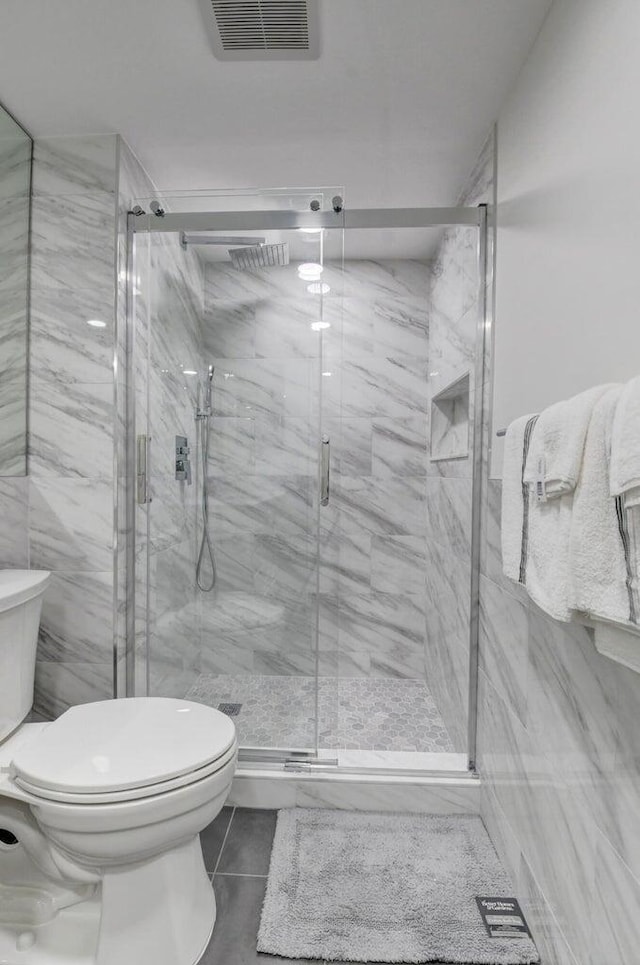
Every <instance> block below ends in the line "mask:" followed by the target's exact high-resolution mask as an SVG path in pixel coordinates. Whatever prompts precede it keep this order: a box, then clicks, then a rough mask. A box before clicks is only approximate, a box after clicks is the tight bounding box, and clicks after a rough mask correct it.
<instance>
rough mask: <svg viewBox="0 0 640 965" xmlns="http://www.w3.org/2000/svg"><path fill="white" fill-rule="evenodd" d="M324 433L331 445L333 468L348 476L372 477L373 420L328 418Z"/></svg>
mask: <svg viewBox="0 0 640 965" xmlns="http://www.w3.org/2000/svg"><path fill="white" fill-rule="evenodd" d="M322 428H323V431H324V432H326V433H327V435H328V436H329V439H330V443H331V466H332V469H334V470H335V469H338V470H339V472H340V473H343V474H344V475H347V476H370V475H371V445H372V436H371V434H372V423H371V419H368V418H363V419H340V418H339V417H338V418H327V419H325V420H324V421H323V426H322Z"/></svg>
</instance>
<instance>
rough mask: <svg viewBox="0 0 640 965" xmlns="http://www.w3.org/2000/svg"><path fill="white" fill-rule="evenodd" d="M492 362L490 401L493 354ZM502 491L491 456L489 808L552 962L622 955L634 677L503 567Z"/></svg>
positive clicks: (635, 756) (628, 947) (639, 707)
mask: <svg viewBox="0 0 640 965" xmlns="http://www.w3.org/2000/svg"><path fill="white" fill-rule="evenodd" d="M499 243H500V236H499V232H498V238H497V244H499ZM498 324H500V320H499V319H498ZM487 361H488V366H487V370H486V374H485V386H484V391H485V404H487V403H488V402H489V399H490V394H491V353H490V352H489V355H488V360H487ZM486 411H487V413H488V411H489V410H488V409H487V410H486ZM489 425H490V423H489V420H488V419H487V420H486V424H485V427H484V433H485V438H484V448H485V456H486V454H487V453H488V450H489V441H490V440H489V439H488V432H489ZM500 500H501V482H500V480H496V479H489V478H488V460H487V459H486V458H485V461H484V476H483V508H482V553H481V583H480V605H481V611H480V654H479V657H480V676H479V694H478V697H479V700H478V754H477V760H478V769H479V772H480V775H481V777H482V791H483V793H482V814H483V818H484V821H485V823H486V825H487V827H488V829H489V832H490V834H491V837H492V840H493V842H494V844H495V846H496V848H497V850H498V852H499V853H500V855H501V857H502V859H503V861H504V862H505V864H506V866H507V867H508V868H509V870H510V872H511V874H512V877H513V879H514V881H515V882H516V884H517V891H518V895H519V897H520V900H521V902H522V904H523V908H524V911H525V914H526V915H527V917H528V919H529V921H530V923H531V925H532V928H533V929H534V932H535V935H536V940H537V943H538V948H539V950H540V954H541V957H542V960H543V962H544V963H545V965H623V963H624V965H628V963H630V962H634V961H636V960H637V958H638V951H637V949H638V946H639V944H640V923H639V920H638V915H637V908H638V906H639V904H640V835H639V834H638V831H637V814H638V809H639V808H640V754H639V753H638V740H637V719H638V715H639V713H640V676H639V675H638V674H636V673H635V672H634V671H632V670H628V669H626V668H625V667H623V666H621V665H620V664H617V663H615V662H613V661H611V660H609V659H608V658H606V657H604V656H602V655H600V654H599V653H598V652H597V650H596V649H595V646H594V643H593V635H592V631H591V630H590V629H588V628H586V627H582V626H579V625H575V626H574V625H568V624H563V623H559V622H557V621H554V620H553V619H552V618H551V617H548V616H547V615H546V614H545V613H543V612H542V611H541V610H539V609H538V608H537V607H536V606H535V604H533V603H532V602H531V601H530V600H529V598H528V597H527V595H526V593H525V592H524V590H523V589H522V588H521V587H519V586H517V585H516V584H514V583H512V582H510V581H509V580H507V579H505V577H503V575H502V562H501V553H500Z"/></svg>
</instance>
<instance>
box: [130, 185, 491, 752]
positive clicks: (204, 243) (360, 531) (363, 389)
mask: <svg viewBox="0 0 640 965" xmlns="http://www.w3.org/2000/svg"><path fill="white" fill-rule="evenodd" d="M341 194H342V192H341V191H340V190H336V189H333V190H330V191H317V192H313V191H307V192H294V193H291V192H287V193H284V192H257V193H251V192H249V193H247V194H245V195H240V196H238V195H237V194H230V195H226V194H225V195H215V196H212V195H210V194H209V195H191V194H189V195H187V196H182V197H174V198H171V199H163V200H162V203H160V202H157V203H156V204H151V201H153V200H154V199H141V200H140V207H141V208H142V209H143V210H144V212H146V213H144V214H141V215H140V216H139V222H138V224H137V225H135V223H134V227H133V228H132V229H131V234H132V236H133V239H134V251H135V259H134V264H133V265H132V271H131V279H132V285H131V288H132V292H131V294H132V298H131V304H132V309H131V312H130V319H131V320H132V321H131V325H132V327H133V336H134V338H133V340H132V341H133V345H132V348H131V352H130V356H131V358H132V359H133V363H132V365H131V371H132V394H133V396H134V402H135V405H134V409H135V419H134V421H135V428H134V432H133V435H132V439H133V442H134V443H135V445H134V446H133V447H132V448H135V454H134V461H135V498H136V505H135V513H134V516H135V567H134V568H135V581H134V583H135V586H134V589H135V618H136V623H135V627H133V628H132V629H131V630H130V633H129V656H130V657H131V654H132V653H133V654H134V655H135V661H131V660H130V663H131V662H135V668H133V669H134V672H131V673H130V674H129V692H135V693H149V694H152V695H158V696H160V695H167V696H174V697H187V698H188V699H193V700H196V701H199V702H202V703H205V704H208V705H210V706H213V707H216V708H220V709H221V710H223V711H224V712H225V713H227V714H230V715H232V716H233V717H234V720H235V722H236V725H237V728H238V734H239V738H240V743H241V746H242V748H243V753H244V754H245V756H247V757H248V758H251V759H261V760H264V759H265V758H267V759H273V760H280V761H290V760H292V759H293V760H299V759H309V760H314V759H315V760H320V761H322V762H325V763H327V762H337V764H338V765H339V766H342V767H350V768H356V769H357V768H374V769H380V768H382V769H383V770H389V769H393V768H404V769H410V770H448V769H452V770H453V769H458V770H466V768H467V764H468V762H469V761H470V762H471V763H473V746H474V728H475V691H476V684H477V671H478V668H477V655H478V633H479V608H478V574H479V519H480V491H481V490H480V478H481V470H482V460H481V454H482V452H481V444H482V426H483V386H484V384H485V383H484V368H483V366H484V342H485V338H486V330H487V319H486V306H485V302H486V288H485V277H486V272H485V268H486V252H487V234H486V209H484V208H483V207H479V208H472V207H464V208H450V209H406V210H405V209H389V210H387V209H364V210H360V211H352V212H348V211H347V212H346V213H345V212H343V210H342V207H341V205H342V202H341V200H340V197H339V196H340V195H341ZM163 206H164V210H162V208H163ZM158 208H160V210H158ZM132 221H134V222H135V219H134V216H133V215H132V216H131V218H130V224H131V222H132ZM345 229H346V230H345ZM131 641H133V643H132V642H131ZM132 682H133V684H132Z"/></svg>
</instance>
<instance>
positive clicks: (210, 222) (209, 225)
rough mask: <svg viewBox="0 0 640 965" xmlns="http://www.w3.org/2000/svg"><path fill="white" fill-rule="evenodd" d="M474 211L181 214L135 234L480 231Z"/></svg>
mask: <svg viewBox="0 0 640 965" xmlns="http://www.w3.org/2000/svg"><path fill="white" fill-rule="evenodd" d="M481 219H482V215H481V212H480V211H479V209H478V208H477V207H473V208H465V207H459V208H354V209H350V208H343V210H342V211H340V212H335V211H179V212H174V213H169V212H167V213H166V214H164V215H163V216H162V217H158V216H157V215H154V214H143V215H140V217H139V218H137V219H136V224H135V229H136V231H278V230H280V231H286V230H289V231H291V230H295V229H296V228H360V229H362V228H445V227H449V226H460V225H462V226H465V225H466V226H467V227H472V228H479V227H480V225H481Z"/></svg>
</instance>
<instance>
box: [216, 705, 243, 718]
mask: <svg viewBox="0 0 640 965" xmlns="http://www.w3.org/2000/svg"><path fill="white" fill-rule="evenodd" d="M241 707H242V704H218V710H220V711H222V713H223V714H226V715H227V717H237V716H238V714H239V713H240V708H241Z"/></svg>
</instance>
